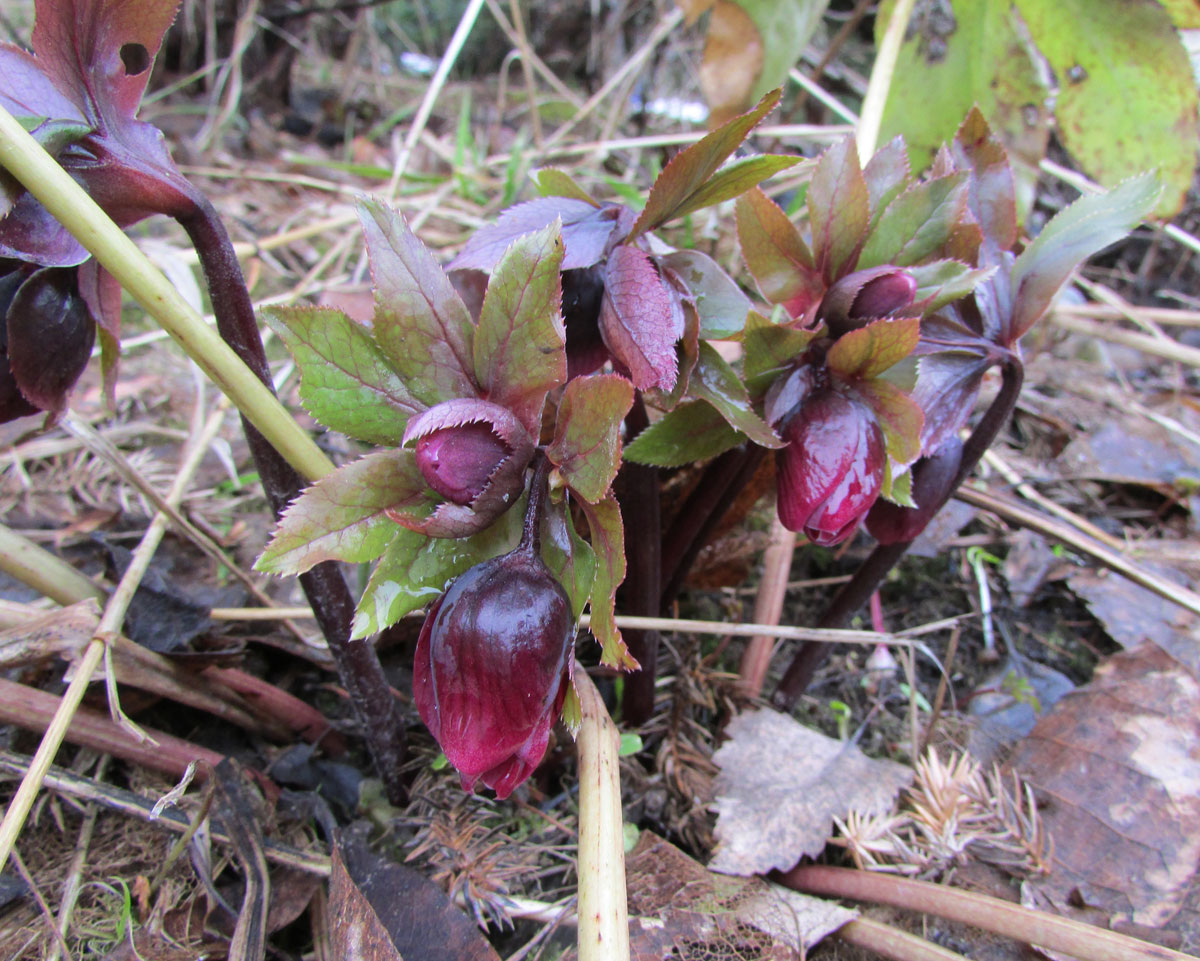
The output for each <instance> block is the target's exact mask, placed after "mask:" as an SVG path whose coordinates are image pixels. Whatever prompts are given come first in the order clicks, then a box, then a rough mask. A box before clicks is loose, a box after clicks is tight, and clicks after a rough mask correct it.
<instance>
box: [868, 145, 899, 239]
mask: <svg viewBox="0 0 1200 961" xmlns="http://www.w3.org/2000/svg"><path fill="white" fill-rule="evenodd" d="M909 176H910V172H909V167H908V148H907V147H905V146H904V138H903V137H893V138H892V139H891V140H890V141H888V143H887V145H886V146H885V147H882V148H881V149H879V150H877V151H876V152H875V156H874V157H872V158H871V159H870V160H868V161H867V165H866V166H865V167H864V168H863V179H864V180H866V182H867V195H868V196H869V197H870V207H871V226H872V227H874V226H875V224H877V223H878V222H879V218H880V216H882V214H883V212H884V211H885V210H887V208H888V204H890V203H891V202H892V201H893V200H895V199H896V197H897V196H898V195H899V194H900V192H901V191H902V190H904V189H905V188H906V187H907V186H908V184H909Z"/></svg>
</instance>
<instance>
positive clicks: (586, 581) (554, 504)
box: [542, 497, 596, 620]
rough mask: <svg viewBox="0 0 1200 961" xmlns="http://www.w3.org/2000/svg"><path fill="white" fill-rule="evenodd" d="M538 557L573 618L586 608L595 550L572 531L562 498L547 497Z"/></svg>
mask: <svg viewBox="0 0 1200 961" xmlns="http://www.w3.org/2000/svg"><path fill="white" fill-rule="evenodd" d="M542 560H543V561H545V562H546V566H547V567H548V568H549V569H550V573H552V574H553V575H554V576H555V577H556V578H558V581H559V583H560V584H562V586H563V590H564V591H566V592H567V597H569V598H570V599H571V616H572V617H574V618H575V619H576V620H578V619H579V617H580V615H582V614H583V611H584V608H585V607H587V602H588V597H589V596H590V595H591V593H592V582H593V581H594V580H595V577H596V552H595V551H593V550H592V546H591V545H590V544H589V543H588V542H587V541H585V540H584V539H583V538H582V537H580V536H579V534H578V533H577V532H576V530H575V524H574V523H573V522H572V520H571V512H570V511H569V510H568V509H567V501H566V498H565V497H564V498H561V499H559V500H555V499H553V497H551V498H547V503H546V514H545V519H544V520H543V522H542Z"/></svg>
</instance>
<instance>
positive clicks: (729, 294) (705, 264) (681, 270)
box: [658, 250, 752, 340]
mask: <svg viewBox="0 0 1200 961" xmlns="http://www.w3.org/2000/svg"><path fill="white" fill-rule="evenodd" d="M658 265H659V267H660V268H666V269H668V270H672V271H674V272H675V273H676V274H677V275H678V277H679V279H680V280H681V281H683V283H684V286H686V287H687V289H688V293H689V294H691V295H692V300H693V301H694V302H695V305H696V314H697V316H698V317H699V320H700V336H701V337H702V338H704V339H705V340H727V339H729V338H731V337H736V336H737V335H738V334H740V333H741V332H742V329H743V328H744V327H745V326H746V315H747V314H749V313H750V309H751V306H752V305H751V303H750V298H749V297H747V296H746V295H745V294H744V293H742V289H741V288H740V287H739V286H738V285H737V284H736V283H734V281H733V278H732V277H730V276H729V274H727V273H725V271H723V270H722V269H721V268H720V266H719V265H718V264H717V262H716V261H715V260H713V259H712V258H711V257H709V256H707V255H705V254H702V253H700V251H698V250H677V251H675V252H674V253H670V254H667V255H666V256H664V257H659V258H658Z"/></svg>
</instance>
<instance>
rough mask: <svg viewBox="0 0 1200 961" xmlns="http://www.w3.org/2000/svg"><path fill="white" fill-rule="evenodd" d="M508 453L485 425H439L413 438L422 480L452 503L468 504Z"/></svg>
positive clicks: (507, 449)
mask: <svg viewBox="0 0 1200 961" xmlns="http://www.w3.org/2000/svg"><path fill="white" fill-rule="evenodd" d="M511 453H512V449H511V448H510V447H509V446H508V445H507V444H505V443H504V441H502V440H501V439H500V438H499V437H497V436H496V434H495V432H494V431H493V430H492V428H491V427H489V426H488V425H487V424H480V423H476V424H463V425H462V426H461V427H443V428H442V429H441V430H436V431H434V432H433V433H432V434H426V435H425V436H423V437H420V438H418V439H417V446H416V454H417V467H418V468H420V471H421V476H422V477H424V478H425V482H426V483H427V484H428V485H429V486H430V487H432V488H433V489H434V490H435V491H437V492H438V493H439V494H441V495H442V496H443V497H444V498H446V500H448V501H451V502H452V503H454V504H470V503H471V502H472V501H473V500H475V498H477V497H478V496H479V495H480V494H482V493H483V489H484V488H485V487H486V486H487V482H488V478H489V477H491V476H492V473H493V472H494V471H495V470H496V468H497V467H498V466H499V465H500V463H501V462H502V461H503V460H504V459H505V458H506V457H507V456H508V455H509V454H511Z"/></svg>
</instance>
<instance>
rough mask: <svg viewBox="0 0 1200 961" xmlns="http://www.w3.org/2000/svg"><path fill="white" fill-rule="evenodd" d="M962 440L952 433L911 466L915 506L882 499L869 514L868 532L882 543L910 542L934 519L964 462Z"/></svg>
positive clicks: (951, 490)
mask: <svg viewBox="0 0 1200 961" xmlns="http://www.w3.org/2000/svg"><path fill="white" fill-rule="evenodd" d="M962 448H963V445H962V441H961V440H959V439H958V436H957V435H955V434H951V435H950V436H949V437H948V438H946V440H945V441H943V442H942V446H941V447H939V448H938V449H937V450H936V451H935V452H934V453H932V454H930V455H929V456H928V457H922V458H921V459H920V460H918V461H917V462H916V463H915V464H913V468H912V499H913V502H914V503H915V504H916V505H917V506H916V507H901V506H900V505H899V504H893V503H891V502H890V501H885V500H880V501H878V502H876V504H875V506H874V507H872V508H871V511H870V513H869V514H867V533H869V534H870V535H871V536H872V537H874V538H875V540H877V541H879V543H880V544H899V543H902V542H906V541H911V540H913V539H914V538H916V536H917V535H918V534H920V533H921V531H923V530H925V527H926V526H927V525H928V524H929V522H930V521H931V520H933V515H934V514H936V513H937V512H938V511H939V510H940V509H941V506H942V505H943V504H944V503H945V502H946V499H947V498H948V497H949V496H950V495H951V494H952V493H953V491H954V482H955V480H957V479H958V466H959V464H960V463H961V462H962Z"/></svg>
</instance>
